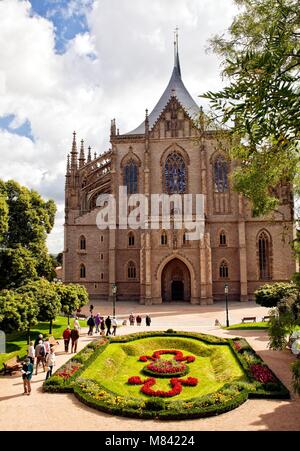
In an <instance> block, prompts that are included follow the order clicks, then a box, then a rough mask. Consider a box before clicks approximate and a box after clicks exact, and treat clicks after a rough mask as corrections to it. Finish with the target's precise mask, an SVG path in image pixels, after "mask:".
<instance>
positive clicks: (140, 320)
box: [136, 315, 142, 326]
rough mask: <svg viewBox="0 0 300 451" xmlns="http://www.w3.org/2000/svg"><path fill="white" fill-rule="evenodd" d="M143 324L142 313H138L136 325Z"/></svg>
mask: <svg viewBox="0 0 300 451" xmlns="http://www.w3.org/2000/svg"><path fill="white" fill-rule="evenodd" d="M141 324H142V317H141V316H140V315H137V317H136V325H137V326H140V325H141Z"/></svg>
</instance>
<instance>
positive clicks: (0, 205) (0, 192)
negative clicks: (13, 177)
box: [0, 180, 8, 244]
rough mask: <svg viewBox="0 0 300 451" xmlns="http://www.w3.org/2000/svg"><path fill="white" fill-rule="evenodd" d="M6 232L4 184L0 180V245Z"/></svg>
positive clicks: (6, 216) (6, 208)
mask: <svg viewBox="0 0 300 451" xmlns="http://www.w3.org/2000/svg"><path fill="white" fill-rule="evenodd" d="M7 231H8V205H7V202H6V198H5V189H4V183H3V182H2V181H1V180H0V244H1V242H2V241H3V237H4V236H5V235H6V233H7Z"/></svg>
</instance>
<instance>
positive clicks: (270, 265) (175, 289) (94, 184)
mask: <svg viewBox="0 0 300 451" xmlns="http://www.w3.org/2000/svg"><path fill="white" fill-rule="evenodd" d="M192 102H194V101H193V100H192V99H191V98H190V97H189V94H188V93H187V91H186V89H185V87H184V85H183V82H182V80H181V71H180V65H179V58H178V52H177V53H176V51H175V64H174V69H173V74H172V77H171V80H170V83H169V85H168V87H167V89H166V91H165V92H164V94H163V96H162V98H161V99H160V101H159V103H158V104H157V106H156V107H155V109H154V110H153V112H152V113H151V114H150V115H149V116H148V112H147V111H146V119H145V121H144V122H143V124H141V126H140V127H138V128H137V129H136V130H135V131H133V132H130V133H127V134H120V133H119V131H118V130H117V128H116V124H115V120H113V121H112V125H111V149H110V150H109V151H108V152H106V153H104V154H102V155H100V156H97V155H95V157H94V158H92V156H91V149H90V148H89V150H88V155H87V158H86V156H85V150H84V144H83V141H82V142H81V148H80V152H79V154H78V151H77V143H76V136H75V133H74V139H73V145H72V151H71V158H70V157H68V166H67V174H66V189H65V213H66V216H65V249H64V263H63V280H64V281H65V282H66V283H71V282H72V283H81V284H83V285H85V286H86V288H87V289H88V291H89V293H90V297H91V299H98V300H109V299H111V293H112V286H113V284H116V285H117V299H118V301H122V300H136V301H138V302H140V303H146V304H151V303H153V304H159V303H161V302H169V301H172V300H173V301H176V300H184V301H186V302H191V303H194V304H210V303H212V302H213V301H214V300H219V299H224V284H225V283H227V284H228V285H229V299H232V300H241V301H246V300H250V299H252V298H253V292H254V291H255V289H256V288H257V287H259V286H260V285H261V284H264V283H267V282H268V281H288V280H290V278H291V276H292V274H293V272H294V271H295V262H294V258H293V254H292V251H291V246H290V243H291V241H292V240H293V238H294V228H293V199H292V195H291V192H290V189H289V187H288V186H286V185H283V186H280V187H278V195H279V198H280V200H281V205H280V207H279V209H278V211H276V212H274V213H273V214H270V215H269V216H268V217H260V218H256V217H253V216H252V212H251V208H250V205H249V204H248V202H247V201H246V200H245V199H244V198H243V197H242V196H241V195H239V194H238V193H236V192H234V191H232V189H231V188H230V183H229V174H230V171H231V170H232V169H233V168H234V166H235V163H234V162H230V161H229V159H228V156H227V151H228V149H227V145H226V139H225V138H224V137H221V138H220V137H219V135H218V133H217V132H216V131H214V130H211V129H207V128H206V127H205V126H204V123H205V116H204V113H203V112H202V111H201V110H199V109H198V111H199V116H198V117H200V121H198V122H197V123H196V122H195V120H194V117H192V114H191V105H192V107H194V108H197V106H196V104H195V103H193V104H192ZM197 124H198V125H197ZM170 155H176V156H179V157H180V158H181V160H180V161H181V162H183V165H184V184H185V185H184V187H183V188H182V187H181V189H180V190H179V191H178V190H177V192H179V194H181V195H182V194H184V193H185V194H187V193H191V194H198V193H201V194H204V195H205V234H204V237H203V239H202V240H198V241H187V240H185V236H184V230H176V229H174V228H172V227H171V229H169V230H166V231H163V230H162V226H160V228H159V229H158V230H131V231H130V230H121V229H119V228H117V229H116V230H99V229H98V228H97V226H96V218H97V214H98V213H99V211H100V207H98V206H96V203H97V201H96V199H97V197H98V196H99V194H103V193H109V194H113V195H116V196H117V194H118V191H119V187H120V186H122V185H124V182H128V183H129V185H130V183H133V184H135V186H134V189H133V192H138V193H144V194H146V195H150V194H152V193H155V194H156V193H164V192H167V191H168V187H167V185H166V184H167V183H168V182H167V181H166V167H167V164H168V161H169V160H168V159H169V158H170ZM130 165H134V166H135V169H134V170H135V171H136V173H135V175H134V180H133V181H132V180H131V182H130V180H129V179H130V176H129V179H128V177H127V179H126V171H127V170H128V171H129V169H126V168H128V167H129V166H130ZM182 167H183V166H182ZM225 170H226V171H228V173H226V174H225V175H224V171H225ZM218 171H219V172H218ZM135 177H136V179H135ZM217 178H219V179H220V180H216V179H217ZM224 180H225V181H224ZM173 183H174V180H173ZM176 183H177V182H176ZM220 183H221V184H220ZM125 184H126V183H125ZM129 185H128V186H129ZM168 192H170V191H168ZM171 192H176V189H175V191H174V190H173V191H172V190H171Z"/></svg>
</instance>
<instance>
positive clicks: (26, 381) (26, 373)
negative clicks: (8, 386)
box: [21, 357, 33, 395]
mask: <svg viewBox="0 0 300 451" xmlns="http://www.w3.org/2000/svg"><path fill="white" fill-rule="evenodd" d="M21 372H22V379H23V385H24V395H30V393H31V382H30V381H31V379H32V374H33V364H32V363H31V362H30V359H29V357H26V359H25V360H24V363H23V365H22V369H21Z"/></svg>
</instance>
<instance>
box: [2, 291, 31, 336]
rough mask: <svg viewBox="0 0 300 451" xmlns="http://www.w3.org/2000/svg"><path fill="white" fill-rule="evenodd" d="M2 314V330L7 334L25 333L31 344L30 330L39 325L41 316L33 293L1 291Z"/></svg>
mask: <svg viewBox="0 0 300 451" xmlns="http://www.w3.org/2000/svg"><path fill="white" fill-rule="evenodd" d="M0 312H1V313H0V329H1V330H4V331H5V332H12V331H16V330H18V331H25V332H26V335H27V343H28V344H29V341H30V330H31V328H32V327H33V326H34V325H36V324H37V322H38V319H37V317H38V314H39V307H38V305H37V303H36V301H35V299H34V296H33V295H32V293H29V292H28V293H17V292H15V291H12V290H3V291H1V292H0Z"/></svg>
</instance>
